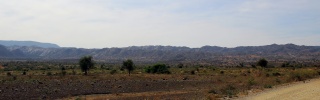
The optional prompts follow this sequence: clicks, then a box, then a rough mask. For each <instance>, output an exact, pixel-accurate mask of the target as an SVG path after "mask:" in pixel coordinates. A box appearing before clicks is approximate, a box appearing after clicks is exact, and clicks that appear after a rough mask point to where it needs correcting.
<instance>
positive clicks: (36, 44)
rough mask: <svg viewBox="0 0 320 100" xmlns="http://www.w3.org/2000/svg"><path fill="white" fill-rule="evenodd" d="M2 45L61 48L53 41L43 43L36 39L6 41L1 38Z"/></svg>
mask: <svg viewBox="0 0 320 100" xmlns="http://www.w3.org/2000/svg"><path fill="white" fill-rule="evenodd" d="M0 45H4V46H31V47H42V48H59V46H58V45H56V44H52V43H41V42H35V41H6V40H0Z"/></svg>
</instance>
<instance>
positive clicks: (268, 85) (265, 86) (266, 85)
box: [263, 84, 272, 88]
mask: <svg viewBox="0 0 320 100" xmlns="http://www.w3.org/2000/svg"><path fill="white" fill-rule="evenodd" d="M263 87H264V88H272V85H270V84H265V85H264V86H263Z"/></svg>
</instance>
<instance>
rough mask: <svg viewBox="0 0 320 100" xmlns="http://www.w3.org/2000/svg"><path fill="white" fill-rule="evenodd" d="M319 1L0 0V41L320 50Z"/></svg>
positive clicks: (96, 46)
mask: <svg viewBox="0 0 320 100" xmlns="http://www.w3.org/2000/svg"><path fill="white" fill-rule="evenodd" d="M319 5H320V0H0V40H20V41H26V40H28V41H29V40H31V41H39V42H48V43H55V44H58V45H59V46H62V47H79V48H105V47H127V46H146V45H164V46H168V45H170V46H188V47H201V46H205V45H211V46H222V47H236V46H258V45H269V44H274V43H276V44H287V43H293V44H297V45H313V46H315V45H316V46H319V45H320V6H319Z"/></svg>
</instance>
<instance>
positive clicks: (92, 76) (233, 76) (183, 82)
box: [0, 67, 320, 99]
mask: <svg viewBox="0 0 320 100" xmlns="http://www.w3.org/2000/svg"><path fill="white" fill-rule="evenodd" d="M111 71H112V70H104V69H99V68H97V69H93V70H90V71H89V76H83V75H82V73H81V71H80V70H79V69H76V70H73V69H67V70H66V73H67V74H66V75H65V76H63V75H62V74H61V70H59V69H51V70H29V71H27V72H26V75H22V73H23V71H3V70H2V71H0V85H1V86H2V87H0V90H1V91H2V93H1V96H0V97H1V98H0V99H30V98H33V99H57V98H65V97H67V98H68V97H70V98H72V99H77V98H78V97H79V98H80V99H81V98H84V97H86V98H87V99H94V98H97V99H99V98H100V99H101V98H114V99H125V98H127V99H128V98H129V99H130V98H136V99H146V98H147V99H148V98H149V99H150V98H151V99H157V98H160V99H162V97H172V98H179V97H181V98H183V97H186V96H187V97H188V98H189V99H190V98H199V97H202V98H205V99H216V98H225V97H227V98H234V97H237V96H238V95H247V94H248V93H249V92H252V91H262V90H264V89H265V88H272V87H273V86H275V85H279V84H284V83H290V82H294V81H304V80H307V79H311V78H315V77H318V76H319V72H320V70H319V69H318V68H316V67H306V68H213V67H207V68H192V67H191V68H170V71H171V73H172V74H147V73H145V72H143V68H141V69H136V70H135V71H134V72H133V73H132V75H131V76H129V75H128V74H127V72H126V71H121V70H116V73H114V74H110V72H111ZM8 72H10V73H11V75H7V74H8ZM48 72H50V73H51V75H48V74H47V73H48ZM57 84H59V85H57ZM20 85H24V86H20ZM34 87H37V88H38V89H33V88H34ZM15 89H17V91H16V90H15ZM22 90H30V91H28V92H27V91H22ZM4 91H5V92H6V93H4ZM105 93H107V94H106V95H94V96H82V95H89V94H105ZM10 94H12V96H10ZM13 94H14V95H13ZM3 95H6V96H3ZM25 95H29V96H25ZM119 95H121V97H119ZM23 96H25V98H15V97H23Z"/></svg>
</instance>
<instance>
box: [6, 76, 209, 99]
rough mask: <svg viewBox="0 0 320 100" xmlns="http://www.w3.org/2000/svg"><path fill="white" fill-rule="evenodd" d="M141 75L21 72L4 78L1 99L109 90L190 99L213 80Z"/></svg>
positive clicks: (116, 93)
mask: <svg viewBox="0 0 320 100" xmlns="http://www.w3.org/2000/svg"><path fill="white" fill-rule="evenodd" d="M8 77H9V76H8ZM79 78H83V79H79ZM138 78H141V77H138V76H129V77H128V76H126V77H117V78H114V79H109V78H99V77H94V76H66V77H62V76H53V77H49V76H41V77H39V78H30V79H28V76H19V77H17V79H16V80H9V79H6V80H5V79H4V80H1V81H0V85H1V87H0V100H17V99H20V100H27V99H28V100H30V99H61V98H68V97H77V96H81V95H92V94H107V95H106V97H108V98H109V97H110V98H111V99H112V98H114V99H141V98H155V99H157V98H160V99H163V98H162V97H170V98H180V99H183V98H185V99H190V98H199V97H205V93H208V92H207V91H208V89H210V88H212V85H211V83H212V82H213V81H212V80H208V81H203V80H197V79H183V78H173V79H170V80H168V79H165V78H160V77H154V78H152V79H149V78H146V77H143V78H141V79H138ZM119 95H120V97H119ZM123 95H125V96H123ZM126 95H128V96H126ZM133 95H134V96H133ZM164 95H165V96H164ZM100 96H101V95H100ZM89 97H90V96H89ZM98 97H99V96H98ZM104 97H105V96H104ZM164 99H165V98H164Z"/></svg>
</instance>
